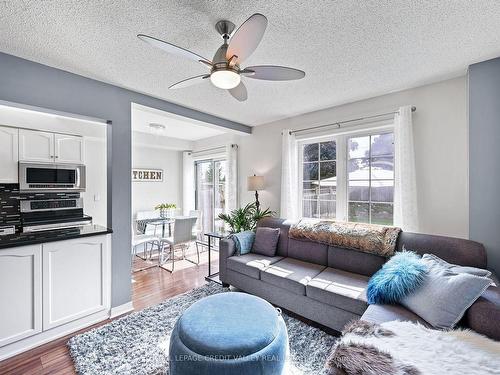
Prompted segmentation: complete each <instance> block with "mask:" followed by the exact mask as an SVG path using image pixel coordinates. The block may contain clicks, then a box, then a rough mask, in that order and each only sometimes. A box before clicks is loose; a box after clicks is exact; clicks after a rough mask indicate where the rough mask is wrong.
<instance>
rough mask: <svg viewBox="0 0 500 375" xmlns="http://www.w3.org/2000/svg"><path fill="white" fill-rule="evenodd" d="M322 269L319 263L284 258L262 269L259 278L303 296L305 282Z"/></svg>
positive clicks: (304, 293)
mask: <svg viewBox="0 0 500 375" xmlns="http://www.w3.org/2000/svg"><path fill="white" fill-rule="evenodd" d="M324 269H325V267H324V266H320V265H319V264H313V263H308V262H303V261H301V260H297V259H293V258H284V259H282V260H280V261H279V262H276V263H274V264H273V265H271V266H269V267H267V268H266V269H265V270H263V271H262V272H261V273H260V278H261V280H262V281H264V282H266V283H268V284H271V285H274V286H278V287H280V288H283V289H286V290H289V291H291V292H293V293H296V294H300V295H303V296H305V295H306V285H307V283H308V282H309V281H311V280H312V279H313V278H314V277H315V276H317V275H319V274H320V272H321V271H323V270H324Z"/></svg>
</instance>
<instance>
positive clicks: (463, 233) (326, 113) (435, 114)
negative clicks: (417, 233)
mask: <svg viewBox="0 0 500 375" xmlns="http://www.w3.org/2000/svg"><path fill="white" fill-rule="evenodd" d="M270 105H272V103H270ZM402 105H414V106H416V107H417V111H416V112H415V113H414V114H413V120H414V129H415V130H414V138H415V153H416V164H417V165H416V168H417V178H418V200H419V210H420V216H421V231H422V232H424V233H432V234H443V235H449V236H457V237H464V238H466V237H468V141H467V118H466V105H467V102H466V79H465V77H460V78H455V79H451V80H447V81H444V82H439V83H435V84H431V85H427V86H422V87H418V88H415V89H410V90H405V91H401V92H396V93H391V94H387V95H383V96H379V97H376V98H372V99H367V100H363V101H359V102H355V103H350V104H346V105H342V106H338V107H332V108H328V109H325V110H321V111H317V112H311V113H308V114H304V115H300V116H296V117H293V118H289V119H285V120H280V121H277V122H274V123H270V124H266V125H261V126H257V127H254V128H253V133H252V135H251V136H242V137H239V139H238V140H237V141H236V143H238V144H239V175H240V201H241V204H244V203H246V202H249V201H252V200H253V193H252V192H247V191H246V178H247V176H250V175H253V174H254V173H255V174H258V175H263V176H264V177H265V179H266V185H267V188H266V190H265V191H263V192H261V193H260V194H259V198H260V201H261V203H262V205H263V206H264V207H266V206H270V207H271V209H273V210H277V211H278V210H279V205H280V185H281V131H282V129H285V128H290V129H300V128H307V127H310V126H315V125H321V124H328V123H332V122H335V121H341V120H344V119H351V118H356V117H360V116H363V115H371V114H377V113H384V112H389V111H392V110H395V109H397V108H398V107H399V106H402ZM215 143H217V142H214V140H211V142H210V144H211V145H214V144H215ZM220 143H221V144H222V143H227V140H226V139H224V138H221V140H220ZM202 145H203V142H197V143H196V145H195V149H197V148H202Z"/></svg>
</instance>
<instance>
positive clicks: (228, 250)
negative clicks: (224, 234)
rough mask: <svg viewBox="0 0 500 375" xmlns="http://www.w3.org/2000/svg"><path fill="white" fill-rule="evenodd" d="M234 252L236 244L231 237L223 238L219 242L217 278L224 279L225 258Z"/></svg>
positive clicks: (224, 281) (224, 280)
mask: <svg viewBox="0 0 500 375" xmlns="http://www.w3.org/2000/svg"><path fill="white" fill-rule="evenodd" d="M235 253H236V245H235V244H234V241H233V240H232V239H228V238H224V239H222V240H220V242H219V280H220V281H222V282H223V283H227V281H226V270H227V258H229V257H231V256H233V255H234V254H235Z"/></svg>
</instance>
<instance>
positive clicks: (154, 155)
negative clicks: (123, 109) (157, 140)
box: [132, 136, 182, 218]
mask: <svg viewBox="0 0 500 375" xmlns="http://www.w3.org/2000/svg"><path fill="white" fill-rule="evenodd" d="M134 139H135V136H134ZM132 168H151V169H163V182H132V215H133V218H135V216H136V214H137V211H153V210H154V207H155V206H156V205H157V204H159V203H175V204H176V205H177V207H179V208H181V206H182V151H177V150H170V149H165V148H159V147H155V148H153V147H148V146H146V145H143V144H136V143H135V142H134V141H133V147H132Z"/></svg>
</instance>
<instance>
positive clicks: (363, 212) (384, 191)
mask: <svg viewBox="0 0 500 375" xmlns="http://www.w3.org/2000/svg"><path fill="white" fill-rule="evenodd" d="M393 141H394V140H393V134H392V133H386V134H376V135H369V136H364V137H352V138H348V140H347V142H348V143H347V152H348V157H347V169H348V220H349V221H357V222H363V223H373V224H384V225H392V217H393V200H394V199H393V197H394V145H393Z"/></svg>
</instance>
